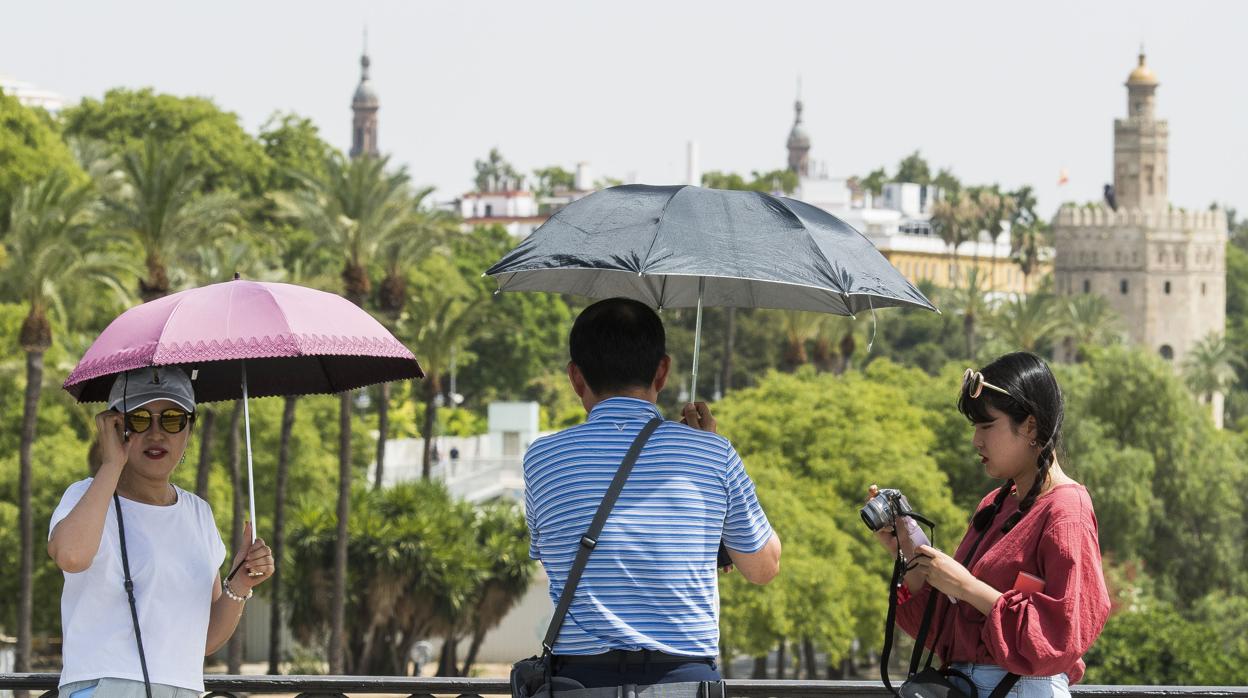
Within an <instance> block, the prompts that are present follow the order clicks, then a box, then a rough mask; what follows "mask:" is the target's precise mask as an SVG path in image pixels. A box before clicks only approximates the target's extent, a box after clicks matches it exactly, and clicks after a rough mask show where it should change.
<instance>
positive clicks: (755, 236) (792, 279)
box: [485, 184, 936, 399]
mask: <svg viewBox="0 0 1248 698" xmlns="http://www.w3.org/2000/svg"><path fill="white" fill-rule="evenodd" d="M485 273H486V274H488V275H489V276H493V277H495V279H496V280H497V281H498V287H499V290H500V291H549V292H554V293H570V294H575V295H581V296H588V297H590V298H614V297H625V298H633V299H635V300H639V301H641V302H643V303H646V304H648V305H650V306H652V307H655V308H658V309H660V310H661V309H663V308H688V307H697V309H698V315H697V324H696V330H695V335H694V350H693V352H694V353H693V367H692V374H693V375H692V381H693V382H692V384H693V385H694V386H696V385H697V373H698V353H699V350H700V343H701V335H702V307H703V306H704V305H706V306H719V307H737V308H778V309H783V310H813V311H818V312H823V313H832V314H835V315H851V316H852V315H855V314H857V313H858V312H861V311H864V310H871V311H874V310H875V309H876V308H883V307H889V306H911V307H918V308H926V309H928V310H936V307H935V306H934V305H932V304H931V302H930V301H928V300H927V298H925V297H924V296H923V294H922V293H920V292H919V290H918V289H916V288H915V287H914V286H913V285H912V284H911V283H910V282H909V281H907V280H906V278H905V277H903V276H902V275H901V273H900V272H898V271H897V270H896V269H895V268H893V265H891V264H889V262H888V260H887V259H885V258H884V255H882V254H880V251H879V250H877V249H876V248H875V246H874V245H872V244H871V241H869V240H867V239H866V238H865V237H863V235H862V234H861V233H859V232H858V231H856V230H854V229H853V228H852V227H850V226H849V225H848V224H846V223H845V222H844V221H842V220H841V219H839V218H837V217H836V216H833V215H832V214H830V213H828V212H827V211H824V210H823V209H820V208H816V207H814V206H811V205H810V204H807V203H804V202H801V201H798V200H796V199H789V198H785V197H775V196H770V195H768V194H763V193H760V192H752V191H723V190H719V189H703V188H702V187H693V186H663V187H658V186H648V185H641V184H629V185H624V186H618V187H611V188H609V189H604V190H602V191H599V192H596V193H594V194H590V195H589V196H587V197H585V198H583V199H580V200H578V201H575V202H573V203H571V204H569V205H568V206H566V207H564V208H562V209H560V210H559V211H557V212H556V213H555V214H554V215H553V216H551V218H550V220H548V221H546V222H545V223H543V224H542V225H541V227H539V228H538V229H537V230H535V231H533V234H532V235H530V236H529V237H528V238H526V239H525V240H524V241H523V242H521V243H520V245H519V246H518V247H516V249H514V250H512V251H511V252H509V253H508V254H507V255H505V256H504V257H503V258H502V259H501V260H500V261H499V262H498V263H497V264H495V265H494V266H492V267H490V268H489V270H487V271H486V272H485ZM691 399H692V397H691Z"/></svg>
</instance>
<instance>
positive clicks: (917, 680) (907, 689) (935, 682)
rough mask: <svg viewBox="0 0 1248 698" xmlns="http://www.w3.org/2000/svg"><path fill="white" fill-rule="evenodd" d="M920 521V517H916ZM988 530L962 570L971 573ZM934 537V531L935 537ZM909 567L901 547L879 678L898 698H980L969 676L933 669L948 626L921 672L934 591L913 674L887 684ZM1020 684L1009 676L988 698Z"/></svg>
mask: <svg viewBox="0 0 1248 698" xmlns="http://www.w3.org/2000/svg"><path fill="white" fill-rule="evenodd" d="M916 518H917V517H916ZM923 522H924V523H926V524H928V525H929V526H931V527H932V528H933V529H935V525H934V524H932V522H930V521H927V520H926V519H924V520H923ZM989 528H991V524H990V525H989V526H986V527H984V530H983V531H980V533H979V537H978V538H976V539H975V542H974V543H973V544H972V545H971V549H970V550H968V551H967V553H966V557H965V558H963V559H962V566H963V567H966V568H967V569H970V566H971V561H972V560H974V559H975V551H976V550H978V549H979V544H980V543H982V542H983V540H984V536H986V535H988V529H989ZM934 535H935V533H934V531H933V536H934ZM905 576H906V565H905V558H904V557H903V556H902V552H901V546H900V545H898V546H897V561H896V562H895V563H894V564H893V579H892V581H891V582H890V583H889V589H888V618H887V620H886V621H885V623H886V625H885V627H884V649H883V651H882V652H881V653H880V678H882V679H883V680H884V686H886V687H887V688H888V690H889V691H890V692H892V694H893V695H894V696H897V698H978V697H979V691H978V689H976V688H975V682H973V681H971V678H970V677H969V676H967V675H966V674H963V673H962V672H960V671H957V670H955V669H937V668H935V667H933V666H932V660H933V657H934V656H935V654H936V646H937V645H938V644H939V643H940V636H941V633H942V632H943V631H944V629H945V623H944V622H943V618H942V622H941V624H940V627H939V629H938V630H937V631H936V637H935V639H934V640H932V647H931V649H930V650H928V652H927V661H926V662H924V663H923V664H924V666H923V670H922V671H920V670H919V663H920V660H921V659H922V656H923V647H924V642H925V641H926V640H927V633H928V631H930V630H931V627H932V618H933V617H934V616H935V614H936V603H937V601H939V600H940V595H941V592H939V591H937V590H936V589H934V588H933V589H932V593H931V594H930V595H929V596H928V599H927V606H926V607H924V609H923V621H922V622H921V623H920V624H919V632H918V635H916V636H915V638H914V651H913V652H912V653H911V654H910V671H909V672H908V673H907V675H906V680H905V682H904V683H902V684H901V686H900V687H898V688H893V684H892V682H890V681H889V680H888V660H889V656H890V655H891V654H892V651H893V630H894V628H896V623H897V592H898V590H900V589H901V585H902V584H903V583H904V582H905ZM950 675H955V676H958V677H960V678H962V679H963V680H964V681H966V684H967V686H969V687H970V689H971V695H969V696H968V695H967V694H966V692H965V691H963V690H962V689H961V688H959V687H958V686H956V685H955V684H954V683H953V682H952V681H950V680H949V677H950ZM1017 682H1018V674H1012V673H1011V674H1006V675H1005V678H1003V679H1001V682H1000V683H998V684H997V687H996V688H994V689H992V694H991V695H990V696H989V697H988V698H1005V695H1006V694H1007V693H1009V692H1010V689H1012V688H1014V684H1015V683H1017Z"/></svg>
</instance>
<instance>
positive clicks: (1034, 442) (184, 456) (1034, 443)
mask: <svg viewBox="0 0 1248 698" xmlns="http://www.w3.org/2000/svg"><path fill="white" fill-rule="evenodd" d="M1031 445H1032V446H1035V445H1036V440H1035V439H1032V440H1031ZM182 457H183V458H186V455H185V454H183V456H182Z"/></svg>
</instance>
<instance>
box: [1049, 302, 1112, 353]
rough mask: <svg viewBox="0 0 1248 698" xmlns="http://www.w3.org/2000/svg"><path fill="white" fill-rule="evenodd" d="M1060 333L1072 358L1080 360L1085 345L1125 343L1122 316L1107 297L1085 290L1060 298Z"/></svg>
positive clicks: (1065, 350) (1057, 329)
mask: <svg viewBox="0 0 1248 698" xmlns="http://www.w3.org/2000/svg"><path fill="white" fill-rule="evenodd" d="M1057 313H1058V316H1059V317H1060V318H1061V319H1060V321H1059V322H1058V323H1057V328H1056V335H1057V337H1058V338H1060V340H1061V343H1062V347H1063V349H1064V353H1065V356H1066V357H1067V359H1068V360H1072V361H1080V360H1082V358H1083V353H1082V351H1083V347H1088V346H1103V345H1106V344H1113V343H1116V342H1121V341H1122V338H1123V330H1122V319H1121V318H1120V317H1119V316H1118V313H1116V312H1114V309H1113V308H1111V307H1110V305H1109V301H1108V300H1107V299H1106V298H1105V296H1102V295H1099V294H1093V293H1081V294H1079V295H1077V296H1071V297H1070V298H1066V299H1063V300H1061V301H1059V307H1058V309H1057Z"/></svg>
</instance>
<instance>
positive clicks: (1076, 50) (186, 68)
mask: <svg viewBox="0 0 1248 698" xmlns="http://www.w3.org/2000/svg"><path fill="white" fill-rule="evenodd" d="M365 25H367V27H368V36H369V39H368V42H369V52H370V54H371V56H372V59H373V69H372V77H373V82H374V85H375V86H376V89H377V92H378V94H379V95H380V97H381V105H382V106H381V112H380V143H381V147H382V150H383V151H385V152H388V153H392V154H393V156H394V158H395V160H397V161H398V162H401V163H403V164H405V165H407V166H408V168H409V169H410V171H411V173H412V175H413V177H414V179H415V180H416V181H417V182H419V183H424V184H432V185H436V186H437V187H438V198H439V199H447V198H452V197H454V196H456V195H458V194H460V193H462V192H463V191H466V190H467V189H469V188H470V187H471V179H472V171H473V170H472V163H473V160H474V159H475V158H479V157H482V156H484V155H485V153H486V152H488V150H489V148H490V147H491V146H498V147H499V148H500V149H501V150H502V152H503V154H504V156H506V157H507V158H508V159H509V160H511V161H512V162H513V164H515V165H516V166H517V167H518V168H519V169H521V170H522V171H526V172H527V171H529V170H532V169H533V168H535V167H540V166H544V165H548V164H559V165H562V166H564V167H566V168H569V169H571V168H572V167H573V166H574V165H575V163H576V162H578V161H587V162H589V163H590V164H591V167H592V169H593V172H594V173H595V175H596V176H597V175H610V176H614V177H617V178H622V179H627V178H630V177H635V178H636V180H637V181H641V182H646V183H656V184H657V183H670V182H679V181H683V180H684V176H685V143H686V142H687V141H688V140H691V139H692V140H696V141H697V142H698V143H699V149H700V152H701V165H702V169H703V170H710V169H721V170H734V171H740V172H743V173H748V171H750V170H753V169H772V168H777V167H783V166H784V162H785V160H784V158H785V149H784V142H785V138H786V136H787V134H788V131H789V127H790V125H791V124H792V120H793V98H794V92H795V87H796V83H797V79H798V77H799V76H800V77H801V80H802V85H803V87H802V97H803V99H804V101H805V103H806V124H807V128H808V130H809V132H810V134H811V138H812V141H813V148H812V151H811V157H812V158H813V159H815V160H816V161H820V162H826V164H827V168H828V170H829V172H831V173H833V174H838V175H850V174H865V173H866V172H867V171H869V170H870V169H872V168H874V167H877V166H879V165H888V166H889V168H890V170H891V169H892V168H894V167H895V165H896V163H897V161H898V160H899V159H900V158H901V157H903V156H904V155H905V154H907V153H909V152H911V151H913V150H915V149H919V150H921V151H922V152H923V154H924V155H925V156H926V157H927V158H928V160H929V161H930V162H932V164H933V165H934V166H944V167H951V168H952V169H953V170H954V172H955V173H956V174H957V175H959V176H960V177H961V178H962V179H963V181H969V182H973V183H980V182H993V181H995V182H1000V183H1001V184H1002V185H1003V186H1006V187H1014V186H1017V185H1020V184H1025V183H1029V184H1032V185H1034V186H1035V187H1036V189H1037V191H1038V193H1039V195H1040V203H1041V206H1042V209H1043V211H1044V212H1045V215H1048V214H1050V213H1051V212H1052V210H1053V208H1054V207H1055V206H1056V205H1057V204H1059V203H1060V202H1061V201H1064V200H1081V201H1082V200H1089V199H1098V198H1099V197H1100V190H1101V186H1102V184H1104V183H1105V182H1107V181H1110V179H1111V178H1112V173H1111V158H1112V148H1113V145H1112V137H1113V119H1114V118H1115V117H1119V116H1123V115H1124V114H1125V111H1126V90H1125V88H1124V87H1123V82H1124V81H1125V79H1126V77H1127V74H1128V73H1129V72H1130V71H1131V69H1132V68H1133V67H1134V65H1135V61H1136V53H1137V51H1138V49H1139V46H1140V44H1141V42H1143V43H1144V45H1145V47H1146V49H1147V52H1148V60H1149V64H1150V66H1151V67H1152V68H1153V69H1154V70H1155V71H1156V73H1157V75H1158V77H1159V78H1160V80H1161V87H1160V88H1159V91H1158V111H1159V113H1160V116H1161V117H1162V118H1166V119H1168V120H1169V121H1170V134H1171V139H1170V145H1171V147H1170V181H1171V189H1170V197H1171V200H1172V201H1173V202H1174V203H1175V204H1177V205H1181V206H1187V207H1203V206H1206V205H1208V204H1209V203H1210V202H1211V201H1215V200H1216V201H1221V202H1226V203H1229V204H1231V205H1233V206H1238V207H1239V208H1240V210H1244V209H1248V119H1246V118H1245V115H1246V114H1248V89H1246V88H1245V83H1246V81H1245V77H1246V76H1245V73H1246V72H1248V59H1245V57H1244V50H1243V47H1242V42H1243V41H1244V38H1245V28H1246V27H1248V3H1244V2H1222V3H1213V2H1195V1H1191V0H1188V1H1187V2H1182V3H1180V2H1141V1H1139V0H1134V1H1129V2H1088V1H1086V0H1083V1H1078V2H1072V1H1060V2H1059V1H1054V0H1044V1H1043V2H1039V1H1037V2H1032V3H1029V4H1026V5H1024V4H1023V3H1017V2H1010V3H1006V2H999V1H995V2H974V3H972V2H961V3H955V2H900V1H893V2H861V1H859V2H852V3H849V2H777V1H775V0H773V1H772V2H767V3H764V2H724V1H720V2H681V1H679V0H666V1H663V2H654V1H651V0H628V1H626V2H612V3H607V2H590V1H587V0H586V1H580V2H575V1H567V2H516V1H510V2H503V1H499V2H489V3H487V2H468V1H459V2H336V3H330V2H312V1H303V2H291V1H284V2H258V1H254V0H253V1H252V2H246V3H244V2H235V1H233V0H214V1H213V2H194V3H192V2H168V1H167V0H166V1H163V2H131V1H114V0H110V1H109V2H20V3H19V2H10V3H6V6H5V7H4V8H3V9H2V10H0V73H6V74H10V75H12V76H14V77H17V78H19V79H22V80H26V81H28V82H33V83H35V84H37V85H38V86H40V87H43V88H47V89H51V90H55V91H58V92H60V93H61V94H63V95H65V96H66V97H67V98H68V99H70V100H75V101H76V100H77V99H79V98H81V97H83V96H99V95H101V94H103V92H104V91H105V90H107V89H108V88H110V87H114V86H129V87H140V86H148V85H150V86H153V87H155V88H156V89H157V90H161V91H165V92H171V93H175V94H183V95H204V96H209V97H211V98H213V99H214V100H216V102H217V104H219V105H220V106H222V107H223V108H225V109H228V110H230V111H233V112H236V113H237V114H238V115H239V116H240V117H241V118H242V122H243V124H244V126H245V127H246V128H247V129H248V130H249V131H252V132H253V133H254V132H255V131H257V130H258V128H259V127H260V125H261V124H263V123H264V121H265V120H266V118H267V117H268V116H269V115H270V114H271V113H272V112H274V111H275V110H293V111H296V112H298V113H300V114H303V115H306V116H309V117H311V118H312V119H313V120H314V121H315V122H316V123H317V124H318V125H319V126H320V127H321V129H322V132H323V135H324V136H325V137H326V138H327V139H328V140H329V141H330V142H331V143H333V144H334V145H336V146H338V147H340V148H343V149H344V150H345V149H346V148H347V147H348V146H349V144H350V124H351V112H350V100H351V95H352V92H353V91H354V89H355V86H356V83H357V81H358V79H359V53H360V45H361V33H362V29H363V28H364V26H365ZM1063 168H1065V169H1066V170H1068V171H1069V174H1070V183H1069V184H1068V185H1066V186H1065V187H1062V188H1060V189H1059V188H1058V187H1057V177H1058V173H1059V172H1060V171H1061V170H1062V169H1063Z"/></svg>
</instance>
